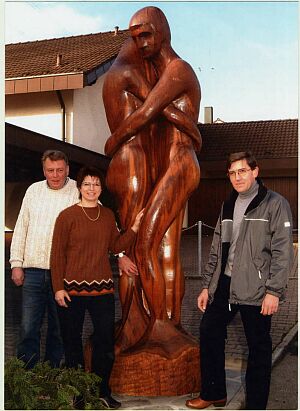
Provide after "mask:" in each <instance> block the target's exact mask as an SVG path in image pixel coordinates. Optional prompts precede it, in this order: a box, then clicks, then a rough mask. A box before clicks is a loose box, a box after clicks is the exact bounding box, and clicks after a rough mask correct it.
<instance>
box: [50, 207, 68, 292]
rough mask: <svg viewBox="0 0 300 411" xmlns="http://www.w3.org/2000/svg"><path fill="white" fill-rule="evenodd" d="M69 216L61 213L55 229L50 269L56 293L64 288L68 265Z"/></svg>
mask: <svg viewBox="0 0 300 411" xmlns="http://www.w3.org/2000/svg"><path fill="white" fill-rule="evenodd" d="M67 217H68V216H67V215H66V214H65V213H60V214H59V216H58V217H57V219H56V222H55V226H54V231H53V239H52V248H51V257H50V269H51V279H52V286H53V291H54V293H56V292H57V291H59V290H63V289H64V277H65V272H66V266H67V252H68V243H69V236H70V228H71V222H70V219H69V218H67Z"/></svg>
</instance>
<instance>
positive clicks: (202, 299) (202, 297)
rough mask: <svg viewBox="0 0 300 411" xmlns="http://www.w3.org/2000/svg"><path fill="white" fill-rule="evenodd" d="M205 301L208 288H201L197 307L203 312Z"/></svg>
mask: <svg viewBox="0 0 300 411" xmlns="http://www.w3.org/2000/svg"><path fill="white" fill-rule="evenodd" d="M207 302H208V288H203V290H202V291H201V293H200V294H199V297H198V308H199V310H201V311H202V312H203V313H204V311H205V310H206V307H207Z"/></svg>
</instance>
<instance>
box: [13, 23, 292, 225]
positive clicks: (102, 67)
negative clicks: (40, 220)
mask: <svg viewBox="0 0 300 411" xmlns="http://www.w3.org/2000/svg"><path fill="white" fill-rule="evenodd" d="M128 37H129V31H128V30H119V29H118V28H117V27H116V28H115V30H114V31H111V32H106V33H96V34H89V35H82V36H73V37H64V38H58V39H51V40H42V41H32V42H26V43H18V44H9V45H7V46H6V79H5V90H6V121H7V122H9V123H12V124H14V125H17V126H21V127H22V128H23V129H24V128H25V129H28V130H32V131H33V132H37V133H39V134H40V135H45V136H49V137H54V138H57V139H60V140H62V141H65V142H67V143H72V144H73V145H76V146H78V147H82V148H84V149H87V150H89V151H90V152H94V154H96V153H100V154H103V153H104V144H105V141H106V139H107V137H108V136H109V135H110V132H109V128H108V125H107V121H106V116H105V110H104V106H103V101H102V86H103V81H104V77H105V73H106V72H107V70H108V69H109V67H110V66H111V65H112V63H113V61H114V59H115V57H116V56H117V54H118V52H119V50H120V48H121V46H122V44H123V43H124V41H125V40H126V39H127V38H128ZM212 117H213V116H212V109H211V110H206V113H205V118H206V119H208V120H205V122H206V123H205V124H199V129H200V132H201V134H202V139H203V147H202V151H201V153H200V155H199V157H198V159H199V163H200V166H201V182H200V185H199V188H198V189H197V190H196V192H195V193H194V194H193V195H192V197H191V199H190V201H189V212H188V214H189V218H188V223H189V225H191V224H193V223H194V222H196V221H198V220H201V221H203V222H205V223H206V224H208V225H211V226H214V225H215V223H216V219H217V214H218V211H219V209H220V205H221V203H222V201H223V199H224V198H225V196H226V195H227V194H228V192H229V190H230V184H229V183H228V179H227V177H226V172H225V158H226V155H227V154H228V153H230V152H233V151H244V150H246V149H250V150H252V151H253V153H254V154H255V155H256V157H257V159H258V161H259V164H260V168H261V172H260V175H261V176H262V177H263V180H264V182H265V183H266V185H267V186H268V187H270V188H271V189H274V190H275V191H278V192H279V193H281V194H282V195H284V196H285V197H286V198H287V199H288V200H289V202H290V204H291V207H292V211H293V218H294V225H295V226H296V227H297V224H298V211H297V155H298V151H297V150H298V145H297V143H298V120H296V119H294V120H270V121H249V122H247V121H245V122H231V123H226V122H224V121H223V120H220V119H218V120H216V122H214V123H213V120H212ZM207 121H209V123H207ZM10 132H12V131H10ZM14 133H15V134H17V132H14ZM19 133H21V135H22V136H23V137H22V138H27V139H30V142H32V143H30V142H29V140H28V141H27V145H28V148H29V146H30V144H33V141H36V136H35V137H34V139H33V140H31V138H33V137H31V136H30V133H27V134H26V133H25V132H24V131H22V132H21V131H20V130H19ZM25 134H26V137H25ZM44 141H48V140H44ZM50 141H52V140H49V142H50ZM15 143H16V141H15ZM19 144H21V143H19ZM22 144H23V143H22ZM43 147H45V145H44V146H43ZM40 148H41V147H40ZM46 148H47V147H45V149H46ZM17 153H18V150H16V152H15V153H14V157H15V158H16V155H17ZM28 158H30V156H29V157H28ZM7 164H8V166H7V167H8V168H10V167H12V165H11V164H12V163H11V162H7ZM7 172H8V171H7ZM27 183H28V185H29V184H30V182H29V181H28V182H27ZM11 189H12V188H11ZM14 204H16V203H15V202H14Z"/></svg>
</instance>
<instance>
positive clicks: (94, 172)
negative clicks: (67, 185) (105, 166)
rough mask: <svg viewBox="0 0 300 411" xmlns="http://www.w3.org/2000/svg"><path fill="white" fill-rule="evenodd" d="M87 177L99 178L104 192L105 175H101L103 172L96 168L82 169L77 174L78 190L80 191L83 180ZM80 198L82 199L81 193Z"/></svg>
mask: <svg viewBox="0 0 300 411" xmlns="http://www.w3.org/2000/svg"><path fill="white" fill-rule="evenodd" d="M87 176H91V177H98V178H99V181H100V184H101V188H102V190H103V188H104V177H103V174H102V173H101V171H100V170H99V169H98V168H96V167H88V166H86V167H82V168H81V169H80V170H79V171H78V174H77V179H76V185H77V188H78V190H79V189H80V187H81V185H82V182H83V180H84V179H85V177H87ZM79 198H81V193H79Z"/></svg>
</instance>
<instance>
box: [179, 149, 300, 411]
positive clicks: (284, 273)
mask: <svg viewBox="0 0 300 411" xmlns="http://www.w3.org/2000/svg"><path fill="white" fill-rule="evenodd" d="M227 170H228V173H227V174H228V177H229V179H230V182H231V184H232V186H233V189H234V190H233V192H232V193H231V196H230V197H229V199H228V200H227V201H225V202H224V204H223V206H222V210H221V213H220V216H219V220H218V223H217V226H216V229H215V232H214V237H213V242H212V246H211V250H210V255H209V261H208V263H207V266H206V267H205V270H204V273H203V274H202V291H201V293H200V295H199V297H198V307H199V309H200V310H201V311H203V312H204V315H203V318H202V321H201V325H200V347H201V349H200V355H201V358H200V364H201V381H202V383H201V384H202V386H201V392H200V396H199V397H198V398H195V399H192V400H188V401H187V402H186V405H187V406H188V407H190V408H194V409H203V408H206V407H208V406H210V405H214V406H224V405H225V404H226V400H227V398H226V397H227V394H226V381H225V353H224V351H225V339H226V337H227V325H228V323H229V322H230V321H231V320H232V319H233V317H234V316H235V314H236V313H237V311H240V314H241V318H242V322H243V326H244V331H245V335H246V339H247V344H248V348H249V356H248V364H247V371H246V409H266V406H267V402H268V396H269V387H270V378H271V366H272V341H271V336H270V329H271V316H272V314H274V313H276V312H277V310H278V305H279V300H282V299H283V298H284V291H285V288H286V284H287V277H288V274H289V271H290V268H291V262H292V257H293V242H292V216H291V210H290V206H289V204H288V202H287V200H286V199H285V198H283V197H282V196H281V195H279V194H278V193H275V192H273V191H271V190H268V189H267V188H266V187H265V186H264V185H263V184H262V182H261V180H260V179H259V178H258V172H259V169H258V166H257V162H256V160H255V158H254V157H253V155H252V154H251V153H249V152H241V153H234V154H231V155H230V156H229V159H228V163H227Z"/></svg>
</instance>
